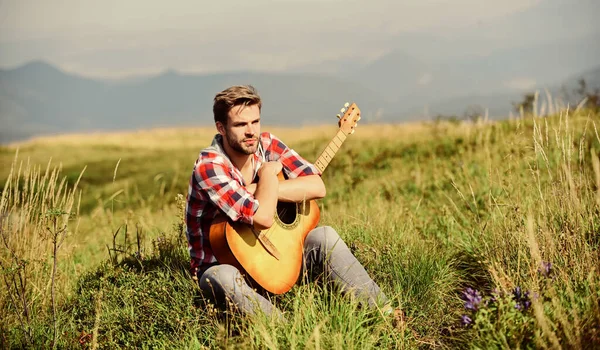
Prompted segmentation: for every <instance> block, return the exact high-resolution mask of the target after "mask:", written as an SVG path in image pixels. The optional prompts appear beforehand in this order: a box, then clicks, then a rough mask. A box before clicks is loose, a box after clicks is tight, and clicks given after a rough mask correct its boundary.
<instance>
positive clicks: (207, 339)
mask: <svg viewBox="0 0 600 350" xmlns="http://www.w3.org/2000/svg"><path fill="white" fill-rule="evenodd" d="M599 123H600V115H598V114H595V113H593V112H589V111H586V110H582V111H576V112H561V114H559V115H556V116H552V117H548V118H531V117H528V118H526V119H517V120H512V121H502V122H494V123H477V124H470V123H446V122H435V123H428V124H421V125H400V126H393V125H390V126H384V127H382V126H366V127H362V126H361V127H359V129H358V130H357V133H356V134H355V135H353V136H352V137H350V138H348V140H347V142H346V144H344V146H343V147H342V150H341V151H340V153H339V154H338V155H337V156H336V158H335V159H334V160H333V161H332V163H331V164H330V166H329V167H328V168H327V170H326V171H325V173H324V174H323V179H324V181H325V183H326V185H327V190H328V194H327V197H326V198H324V199H323V200H321V201H320V205H321V208H322V215H321V224H323V225H330V226H333V227H335V228H336V230H337V231H338V232H339V233H340V235H341V236H342V237H343V238H344V240H345V241H346V242H347V243H348V246H349V247H350V248H351V250H352V251H353V252H354V254H355V255H356V256H357V257H358V259H359V260H360V261H361V262H362V263H363V265H364V266H365V268H366V269H367V271H368V272H369V273H370V274H371V275H372V277H373V278H374V279H375V281H376V282H377V283H378V284H379V285H380V286H381V288H382V289H383V291H384V292H385V293H386V294H387V295H388V296H389V297H390V298H391V299H392V301H393V303H394V306H396V307H399V308H401V309H402V310H403V311H404V313H405V314H406V318H405V322H404V323H402V324H400V325H398V326H396V327H395V326H394V325H393V324H392V322H391V321H392V320H391V319H389V318H386V317H383V316H382V315H381V314H380V313H378V312H372V311H368V310H364V309H362V308H361V307H360V305H359V304H357V303H356V302H355V301H353V300H351V299H349V298H347V297H344V296H341V295H340V294H339V293H337V292H336V291H335V290H332V289H330V288H329V287H328V286H322V285H318V284H314V283H302V284H299V285H298V286H295V287H294V288H293V289H292V290H291V291H290V292H288V293H286V294H285V295H282V296H276V297H274V301H275V302H276V303H277V305H278V306H279V307H280V308H281V310H283V311H284V313H285V315H286V318H287V320H288V322H287V323H278V322H277V321H275V320H271V319H267V318H265V317H256V318H242V317H239V316H236V315H234V314H232V313H231V312H221V311H219V310H215V309H214V308H213V307H212V306H211V305H209V304H207V303H206V302H205V301H204V300H203V299H202V297H201V295H200V293H199V290H198V287H197V286H196V285H195V283H194V282H193V281H192V280H191V278H190V277H189V276H188V273H187V264H188V256H187V250H186V248H187V247H186V243H185V238H184V236H183V234H182V232H183V231H182V217H181V214H182V195H184V194H185V193H186V192H187V182H188V177H189V174H190V171H191V169H192V165H193V162H194V160H195V157H196V155H197V153H198V151H199V150H200V149H201V148H202V147H204V146H205V145H206V144H208V142H209V140H210V138H211V136H212V131H210V130H204V131H202V132H200V133H199V134H197V135H195V134H194V135H192V134H190V133H189V132H185V131H181V133H179V134H178V133H177V132H173V133H171V134H169V137H170V138H173V139H174V140H176V141H174V142H169V141H168V140H167V139H165V137H164V136H159V135H158V134H156V135H154V134H152V133H151V132H150V133H147V134H143V135H141V134H133V135H127V134H123V135H118V136H114V137H104V138H102V137H98V138H81V139H78V138H77V137H75V138H73V139H61V138H56V139H46V140H43V141H38V142H33V143H28V144H24V145H21V146H20V148H19V155H18V158H16V159H15V153H16V149H15V148H14V147H3V148H2V149H0V164H2V169H1V170H0V179H2V183H3V184H4V183H6V184H5V185H4V187H3V188H4V192H3V193H4V194H3V202H2V205H1V206H0V212H2V213H4V219H3V220H2V238H3V240H2V242H1V244H2V250H0V262H1V264H2V265H1V268H2V279H3V280H2V281H1V282H2V285H3V288H0V312H1V313H2V315H6V316H5V317H3V318H2V321H0V322H1V323H0V347H2V348H21V347H36V348H37V347H43V348H46V347H52V346H53V345H56V346H57V347H59V348H81V347H82V346H83V347H84V348H107V349H108V348H110V349H112V348H119V347H125V348H131V347H134V348H148V349H156V348H182V349H188V348H278V349H305V348H310V349H313V348H314V349H318V348H324V349H328V348H355V349H368V348H390V349H395V348H411V349H412V348H501V349H509V348H510V349H513V348H572V349H579V348H593V347H599V346H600V303H599V300H600V280H599V277H598V269H599V268H600V258H599V245H600V239H599V237H600V236H599V235H598V232H599V229H600V164H599V163H600V161H599V159H598V155H599V154H600V137H599V135H598V131H597V126H598V124H599ZM276 134H277V135H279V136H281V137H282V138H283V139H284V140H288V144H289V145H290V146H292V147H294V148H295V149H296V150H298V151H299V152H300V153H301V154H302V155H304V156H305V157H306V158H307V159H311V160H314V159H315V158H316V157H317V155H318V154H319V152H320V151H321V150H322V148H323V147H324V146H325V145H326V143H327V142H328V136H327V135H329V134H331V135H330V136H333V134H334V129H330V128H320V129H319V128H316V129H315V130H308V131H306V130H304V132H303V134H307V135H313V136H310V137H307V136H302V137H300V136H298V134H299V132H298V131H294V130H280V132H279V131H278V132H277V133H276ZM140 135H141V136H140ZM161 137H162V138H161ZM159 138H160V141H156V142H154V143H153V142H152V140H155V139H159ZM50 158H52V162H51V163H50V165H49V166H48V161H49V159H50ZM21 163H22V165H20V164H21ZM12 164H14V170H13V173H12V175H10V169H11V166H12ZM27 164H29V165H30V166H29V168H28V167H27ZM19 167H21V169H22V170H21V172H20V173H19V172H18V169H19ZM38 167H39V168H38ZM46 168H48V169H49V170H48V174H49V175H46V176H45V174H46ZM84 168H85V170H84ZM83 170H84V171H83ZM53 171H54V172H53ZM82 171H83V175H81V173H82ZM17 173H19V175H17ZM52 174H55V175H54V176H51V175H52ZM80 175H81V179H80V181H79V182H77V179H78V178H79V176H80ZM7 179H9V180H10V181H9V182H7V181H6V180H7ZM63 179H64V181H63ZM61 183H62V185H61ZM32 189H33V190H32ZM9 193H10V194H11V195H10V196H9V195H8V194H9ZM36 193H45V195H44V196H39V195H38V196H36ZM25 194H28V195H25ZM49 210H55V211H56V210H64V211H68V212H71V213H72V215H63V216H60V217H56V216H54V217H56V218H60V222H59V223H60V224H61V225H62V224H64V225H66V226H65V227H67V229H68V233H67V235H66V236H65V241H64V243H63V245H62V246H60V249H59V250H58V254H57V256H56V261H57V263H58V264H57V266H58V272H57V274H56V276H55V279H54V280H55V281H54V282H55V289H56V292H57V293H56V295H57V311H56V313H54V312H53V309H52V303H51V298H50V294H51V293H50V292H51V290H52V287H51V285H52V284H51V282H52V277H51V276H52V275H51V266H52V263H53V262H54V256H53V254H52V250H51V247H52V244H51V239H50V238H49V235H48V233H47V232H48V230H47V227H49V226H48V223H49V221H48V217H52V216H48V215H47V214H48V213H49ZM59 227H62V226H59ZM548 262H550V263H552V268H551V270H550V273H549V274H547V273H545V272H544V271H543V270H542V269H541V267H542V266H543V265H544V264H545V263H548ZM467 287H470V288H473V289H477V290H478V292H479V293H480V295H481V297H482V301H481V303H480V304H479V305H478V310H477V311H474V310H467V309H465V303H464V301H463V300H462V299H461V298H462V297H463V294H462V293H463V291H464V290H465V288H467ZM517 287H519V288H520V289H521V290H522V292H523V293H525V292H527V293H529V294H528V295H529V298H528V299H527V300H526V301H527V303H528V304H527V306H526V307H523V305H525V304H523V303H524V300H521V301H519V300H515V298H514V297H513V295H514V291H515V288H517ZM518 307H521V309H519V308H518ZM25 311H26V312H25ZM463 315H464V316H468V317H470V318H471V320H472V322H471V324H470V325H468V326H464V325H463V324H462V323H461V316H463ZM53 316H55V317H56V320H53ZM55 326H56V328H57V333H56V336H55V334H54V327H55Z"/></svg>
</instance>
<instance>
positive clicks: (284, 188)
mask: <svg viewBox="0 0 600 350" xmlns="http://www.w3.org/2000/svg"><path fill="white" fill-rule="evenodd" d="M256 186H257V184H255V183H252V184H250V185H248V186H246V189H247V190H248V191H249V192H250V193H252V194H255V193H256ZM325 194H326V190H325V184H323V180H322V179H321V177H320V176H318V175H309V176H301V177H298V178H295V179H290V180H283V181H280V182H279V191H278V193H277V200H280V201H283V202H301V201H303V200H311V199H319V198H323V197H325Z"/></svg>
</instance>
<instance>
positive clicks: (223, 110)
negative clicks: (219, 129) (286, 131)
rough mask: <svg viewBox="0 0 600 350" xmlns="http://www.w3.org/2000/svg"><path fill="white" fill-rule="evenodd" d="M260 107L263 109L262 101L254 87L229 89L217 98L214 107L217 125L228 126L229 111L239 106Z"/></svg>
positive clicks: (236, 86) (245, 86) (243, 86)
mask: <svg viewBox="0 0 600 350" xmlns="http://www.w3.org/2000/svg"><path fill="white" fill-rule="evenodd" d="M255 104H257V105H258V109H259V110H260V108H261V107H262V101H261V99H260V96H259V95H258V92H257V91H256V89H255V88H254V87H253V86H252V85H235V86H232V87H229V88H227V89H225V90H223V91H221V92H219V93H218V94H217V95H216V96H215V102H214V105H213V114H214V116H215V123H216V122H221V123H222V124H223V125H227V115H228V114H229V111H230V110H231V109H232V108H233V107H235V106H239V105H244V106H251V105H255Z"/></svg>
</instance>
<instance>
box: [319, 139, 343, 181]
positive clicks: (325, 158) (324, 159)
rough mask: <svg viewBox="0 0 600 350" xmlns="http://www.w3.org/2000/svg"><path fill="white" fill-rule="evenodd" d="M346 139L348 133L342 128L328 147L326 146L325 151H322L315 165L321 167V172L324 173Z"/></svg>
mask: <svg viewBox="0 0 600 350" xmlns="http://www.w3.org/2000/svg"><path fill="white" fill-rule="evenodd" d="M344 141H346V134H345V133H344V132H343V131H342V130H339V131H338V132H337V134H336V135H335V136H334V137H333V139H332V140H331V141H329V144H328V145H327V147H325V150H323V153H321V155H320V156H319V157H318V158H317V161H316V162H315V166H316V167H317V169H319V171H321V173H323V171H324V170H325V168H327V166H328V165H329V163H330V162H331V160H332V159H333V157H334V156H335V154H336V153H337V151H339V150H340V147H341V146H342V144H343V143H344Z"/></svg>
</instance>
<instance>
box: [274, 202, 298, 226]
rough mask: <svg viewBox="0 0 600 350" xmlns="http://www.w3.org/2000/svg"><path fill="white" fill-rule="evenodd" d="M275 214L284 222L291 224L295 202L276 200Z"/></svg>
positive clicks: (293, 218) (294, 218)
mask: <svg viewBox="0 0 600 350" xmlns="http://www.w3.org/2000/svg"><path fill="white" fill-rule="evenodd" d="M277 216H279V220H281V222H283V223H284V224H286V225H290V224H293V223H294V221H295V220H296V203H286V202H278V203H277Z"/></svg>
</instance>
